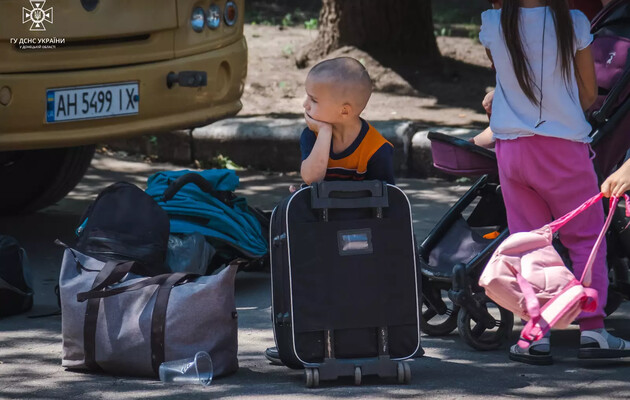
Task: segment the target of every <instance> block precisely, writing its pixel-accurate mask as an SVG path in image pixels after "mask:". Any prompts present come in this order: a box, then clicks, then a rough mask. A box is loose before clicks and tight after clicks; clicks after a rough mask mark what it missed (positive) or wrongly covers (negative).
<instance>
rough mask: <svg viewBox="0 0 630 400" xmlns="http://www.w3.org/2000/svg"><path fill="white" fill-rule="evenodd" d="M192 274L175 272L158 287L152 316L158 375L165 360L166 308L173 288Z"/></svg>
mask: <svg viewBox="0 0 630 400" xmlns="http://www.w3.org/2000/svg"><path fill="white" fill-rule="evenodd" d="M191 276H194V275H191V274H186V273H183V272H178V273H174V274H172V275H171V276H169V277H168V278H167V279H166V281H165V282H164V283H163V284H161V285H160V287H159V288H158V292H157V297H156V299H155V305H154V306H153V315H152V316H151V366H152V367H153V372H155V374H156V375H157V374H158V371H159V369H160V364H162V363H163V362H164V358H165V356H164V347H165V346H164V333H165V330H166V310H167V308H168V300H169V298H170V296H171V290H172V289H173V287H174V286H175V285H176V284H178V283H180V282H181V281H183V280H185V279H189V278H190V277H191ZM197 276H198V275H197Z"/></svg>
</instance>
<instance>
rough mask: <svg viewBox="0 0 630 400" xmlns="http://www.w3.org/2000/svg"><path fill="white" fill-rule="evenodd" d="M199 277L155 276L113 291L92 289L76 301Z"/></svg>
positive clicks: (181, 274)
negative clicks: (170, 280)
mask: <svg viewBox="0 0 630 400" xmlns="http://www.w3.org/2000/svg"><path fill="white" fill-rule="evenodd" d="M199 276H200V275H198V274H187V273H184V272H176V273H173V274H162V275H157V276H154V277H151V278H146V279H143V280H141V281H140V282H136V283H134V284H131V285H127V286H120V287H117V288H113V289H104V288H103V287H102V288H100V289H97V288H94V289H92V290H89V291H87V292H81V293H78V294H77V301H79V302H83V301H86V300H89V299H103V298H105V297H111V296H115V295H117V294H121V293H125V292H131V291H134V290H139V289H142V288H145V287H147V286H151V285H161V284H163V283H164V282H166V281H167V280H168V279H169V278H172V279H175V278H174V277H177V279H175V282H174V284H178V283H181V282H182V281H184V280H187V279H191V278H197V277H199Z"/></svg>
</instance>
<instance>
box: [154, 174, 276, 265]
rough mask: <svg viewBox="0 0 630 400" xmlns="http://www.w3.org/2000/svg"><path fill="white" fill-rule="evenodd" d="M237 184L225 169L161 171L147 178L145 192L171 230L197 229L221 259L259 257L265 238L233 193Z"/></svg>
mask: <svg viewBox="0 0 630 400" xmlns="http://www.w3.org/2000/svg"><path fill="white" fill-rule="evenodd" d="M238 183H239V179H238V176H237V175H236V174H235V173H234V171H232V170H228V169H212V170H205V171H190V170H182V171H163V172H158V173H156V174H153V175H151V176H150V177H149V179H148V181H147V189H146V192H147V193H148V194H149V195H150V196H151V197H153V199H155V200H156V201H157V202H158V204H159V205H160V206H161V207H162V208H163V209H164V210H166V212H167V213H168V215H169V218H170V221H171V233H184V234H189V233H193V232H199V233H201V234H202V235H204V236H205V237H206V238H207V239H208V241H209V242H210V243H211V244H212V245H213V246H214V247H215V248H216V250H217V253H218V255H221V253H223V254H222V255H223V257H224V259H225V260H230V259H233V258H235V257H243V256H244V257H247V258H249V259H259V258H261V257H263V256H265V255H266V254H267V239H266V237H265V235H264V233H263V228H262V227H261V223H260V222H259V219H258V218H257V216H256V214H257V212H256V211H255V210H253V209H252V208H251V207H249V206H248V205H247V200H246V199H245V198H244V197H238V196H235V195H234V193H233V191H234V190H235V189H236V188H237V187H238ZM165 200H166V201H165ZM235 252H236V254H229V253H235Z"/></svg>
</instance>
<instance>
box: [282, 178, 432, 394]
mask: <svg viewBox="0 0 630 400" xmlns="http://www.w3.org/2000/svg"><path fill="white" fill-rule="evenodd" d="M270 250H271V281H272V287H271V289H272V302H273V303H272V319H273V328H274V336H275V340H276V345H277V347H278V352H279V355H280V358H281V359H282V361H283V363H284V364H285V365H286V366H288V367H291V368H305V377H306V385H307V386H308V387H314V386H317V385H318V384H319V381H320V380H330V379H337V378H338V377H340V376H354V381H355V384H360V383H361V377H362V376H363V375H378V376H380V377H393V378H397V379H398V381H399V382H400V383H407V382H409V380H410V379H411V370H410V368H409V364H408V363H406V362H402V360H405V359H408V358H411V357H414V356H419V355H422V354H423V351H422V347H421V345H420V323H419V318H420V308H419V305H420V304H421V303H420V302H419V298H421V293H420V284H419V280H418V279H419V277H418V273H417V271H416V251H415V243H414V236H413V220H412V217H411V205H410V203H409V200H408V199H407V197H406V196H405V194H404V193H403V191H402V190H401V189H399V188H398V187H396V186H393V185H388V184H386V183H384V182H380V181H363V182H335V181H333V182H321V183H317V184H313V185H312V186H309V187H304V188H302V189H300V190H299V191H297V192H295V193H294V194H293V195H292V196H290V197H288V198H286V199H285V200H283V201H282V202H281V203H280V204H279V205H278V206H277V207H276V208H275V209H274V211H273V214H272V217H271V226H270Z"/></svg>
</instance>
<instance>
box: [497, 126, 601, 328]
mask: <svg viewBox="0 0 630 400" xmlns="http://www.w3.org/2000/svg"><path fill="white" fill-rule="evenodd" d="M496 153H497V159H498V162H499V179H500V182H501V191H502V193H503V200H504V202H505V208H506V210H507V220H508V227H509V229H510V233H516V232H525V231H531V230H534V229H537V228H540V227H542V226H543V225H545V224H548V223H549V222H551V221H552V220H553V219H556V218H560V217H561V216H563V215H564V214H566V213H568V212H569V211H572V210H573V209H575V208H577V207H578V206H580V205H582V203H584V202H585V201H586V200H588V199H589V198H590V197H592V196H594V195H596V194H597V193H599V185H598V183H597V176H596V175H595V171H594V169H593V163H592V162H591V156H590V155H591V148H590V146H589V145H588V144H587V143H579V142H572V141H569V140H565V139H559V138H553V137H546V136H539V135H535V136H527V137H519V138H517V139H514V140H497V143H496ZM603 226H604V210H603V207H601V206H598V205H593V206H591V207H589V208H588V209H587V210H585V211H584V212H583V213H581V214H580V215H578V216H577V217H575V218H574V219H572V220H571V221H569V222H568V223H567V224H566V225H565V226H563V227H562V228H561V229H560V230H559V234H560V241H561V242H562V244H563V245H564V246H565V247H566V248H567V249H568V250H569V255H570V257H571V261H572V263H573V272H574V274H575V276H576V277H577V278H578V279H579V278H580V277H581V276H582V271H583V270H584V266H585V265H586V261H587V260H588V256H589V254H590V252H591V249H592V248H593V245H594V244H595V241H596V240H597V236H598V235H599V233H600V231H601V229H602V227H603ZM592 268H593V270H592V273H593V280H592V284H591V287H592V288H593V289H595V290H597V292H598V293H599V296H598V305H597V310H595V311H594V312H590V313H586V312H582V313H581V314H580V315H579V316H578V321H579V324H580V329H581V330H590V329H598V328H603V327H604V317H605V316H606V315H605V313H604V306H605V305H606V297H607V294H608V272H607V268H606V243H605V241H604V242H603V243H602V245H601V246H600V248H599V251H598V253H597V257H596V259H595V263H594V264H593V267H592Z"/></svg>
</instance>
